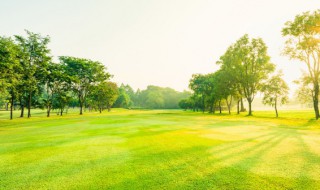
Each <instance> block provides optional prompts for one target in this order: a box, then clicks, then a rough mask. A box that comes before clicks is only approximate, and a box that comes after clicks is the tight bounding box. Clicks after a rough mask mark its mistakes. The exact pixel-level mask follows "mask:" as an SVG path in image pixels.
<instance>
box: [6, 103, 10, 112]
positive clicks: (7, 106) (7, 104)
mask: <svg viewBox="0 0 320 190" xmlns="http://www.w3.org/2000/svg"><path fill="white" fill-rule="evenodd" d="M8 110H9V103H8V102H7V103H6V111H8Z"/></svg>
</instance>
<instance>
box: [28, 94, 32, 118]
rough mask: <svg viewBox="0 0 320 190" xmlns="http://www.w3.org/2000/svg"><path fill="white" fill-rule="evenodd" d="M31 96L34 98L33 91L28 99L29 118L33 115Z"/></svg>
mask: <svg viewBox="0 0 320 190" xmlns="http://www.w3.org/2000/svg"><path fill="white" fill-rule="evenodd" d="M31 98H32V93H31V92H30V93H29V99H28V118H30V117H31Z"/></svg>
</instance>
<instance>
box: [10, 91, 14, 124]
mask: <svg viewBox="0 0 320 190" xmlns="http://www.w3.org/2000/svg"><path fill="white" fill-rule="evenodd" d="M13 99H14V95H13V93H12V94H11V100H10V104H11V105H10V120H12V115H13Z"/></svg>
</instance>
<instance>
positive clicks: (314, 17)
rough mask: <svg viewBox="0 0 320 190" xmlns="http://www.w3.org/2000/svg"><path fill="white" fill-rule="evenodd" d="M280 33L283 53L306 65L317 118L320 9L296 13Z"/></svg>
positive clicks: (319, 74) (319, 73)
mask: <svg viewBox="0 0 320 190" xmlns="http://www.w3.org/2000/svg"><path fill="white" fill-rule="evenodd" d="M282 35H283V36H284V37H286V45H285V49H284V54H285V55H288V56H289V57H290V58H291V59H297V60H299V61H302V62H304V63H305V64H306V65H307V67H308V75H309V77H310V79H311V80H312V84H313V91H314V93H312V100H313V108H314V113H315V117H316V119H319V117H320V115H319V80H320V78H319V77H320V10H317V11H314V12H305V13H302V14H300V15H297V16H296V17H295V19H294V20H293V21H288V22H287V23H286V24H285V27H284V28H283V30H282Z"/></svg>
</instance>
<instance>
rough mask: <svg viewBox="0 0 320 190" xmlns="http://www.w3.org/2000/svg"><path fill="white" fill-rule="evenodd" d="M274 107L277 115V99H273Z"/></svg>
mask: <svg viewBox="0 0 320 190" xmlns="http://www.w3.org/2000/svg"><path fill="white" fill-rule="evenodd" d="M274 109H275V111H276V117H278V109H277V99H275V101H274Z"/></svg>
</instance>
